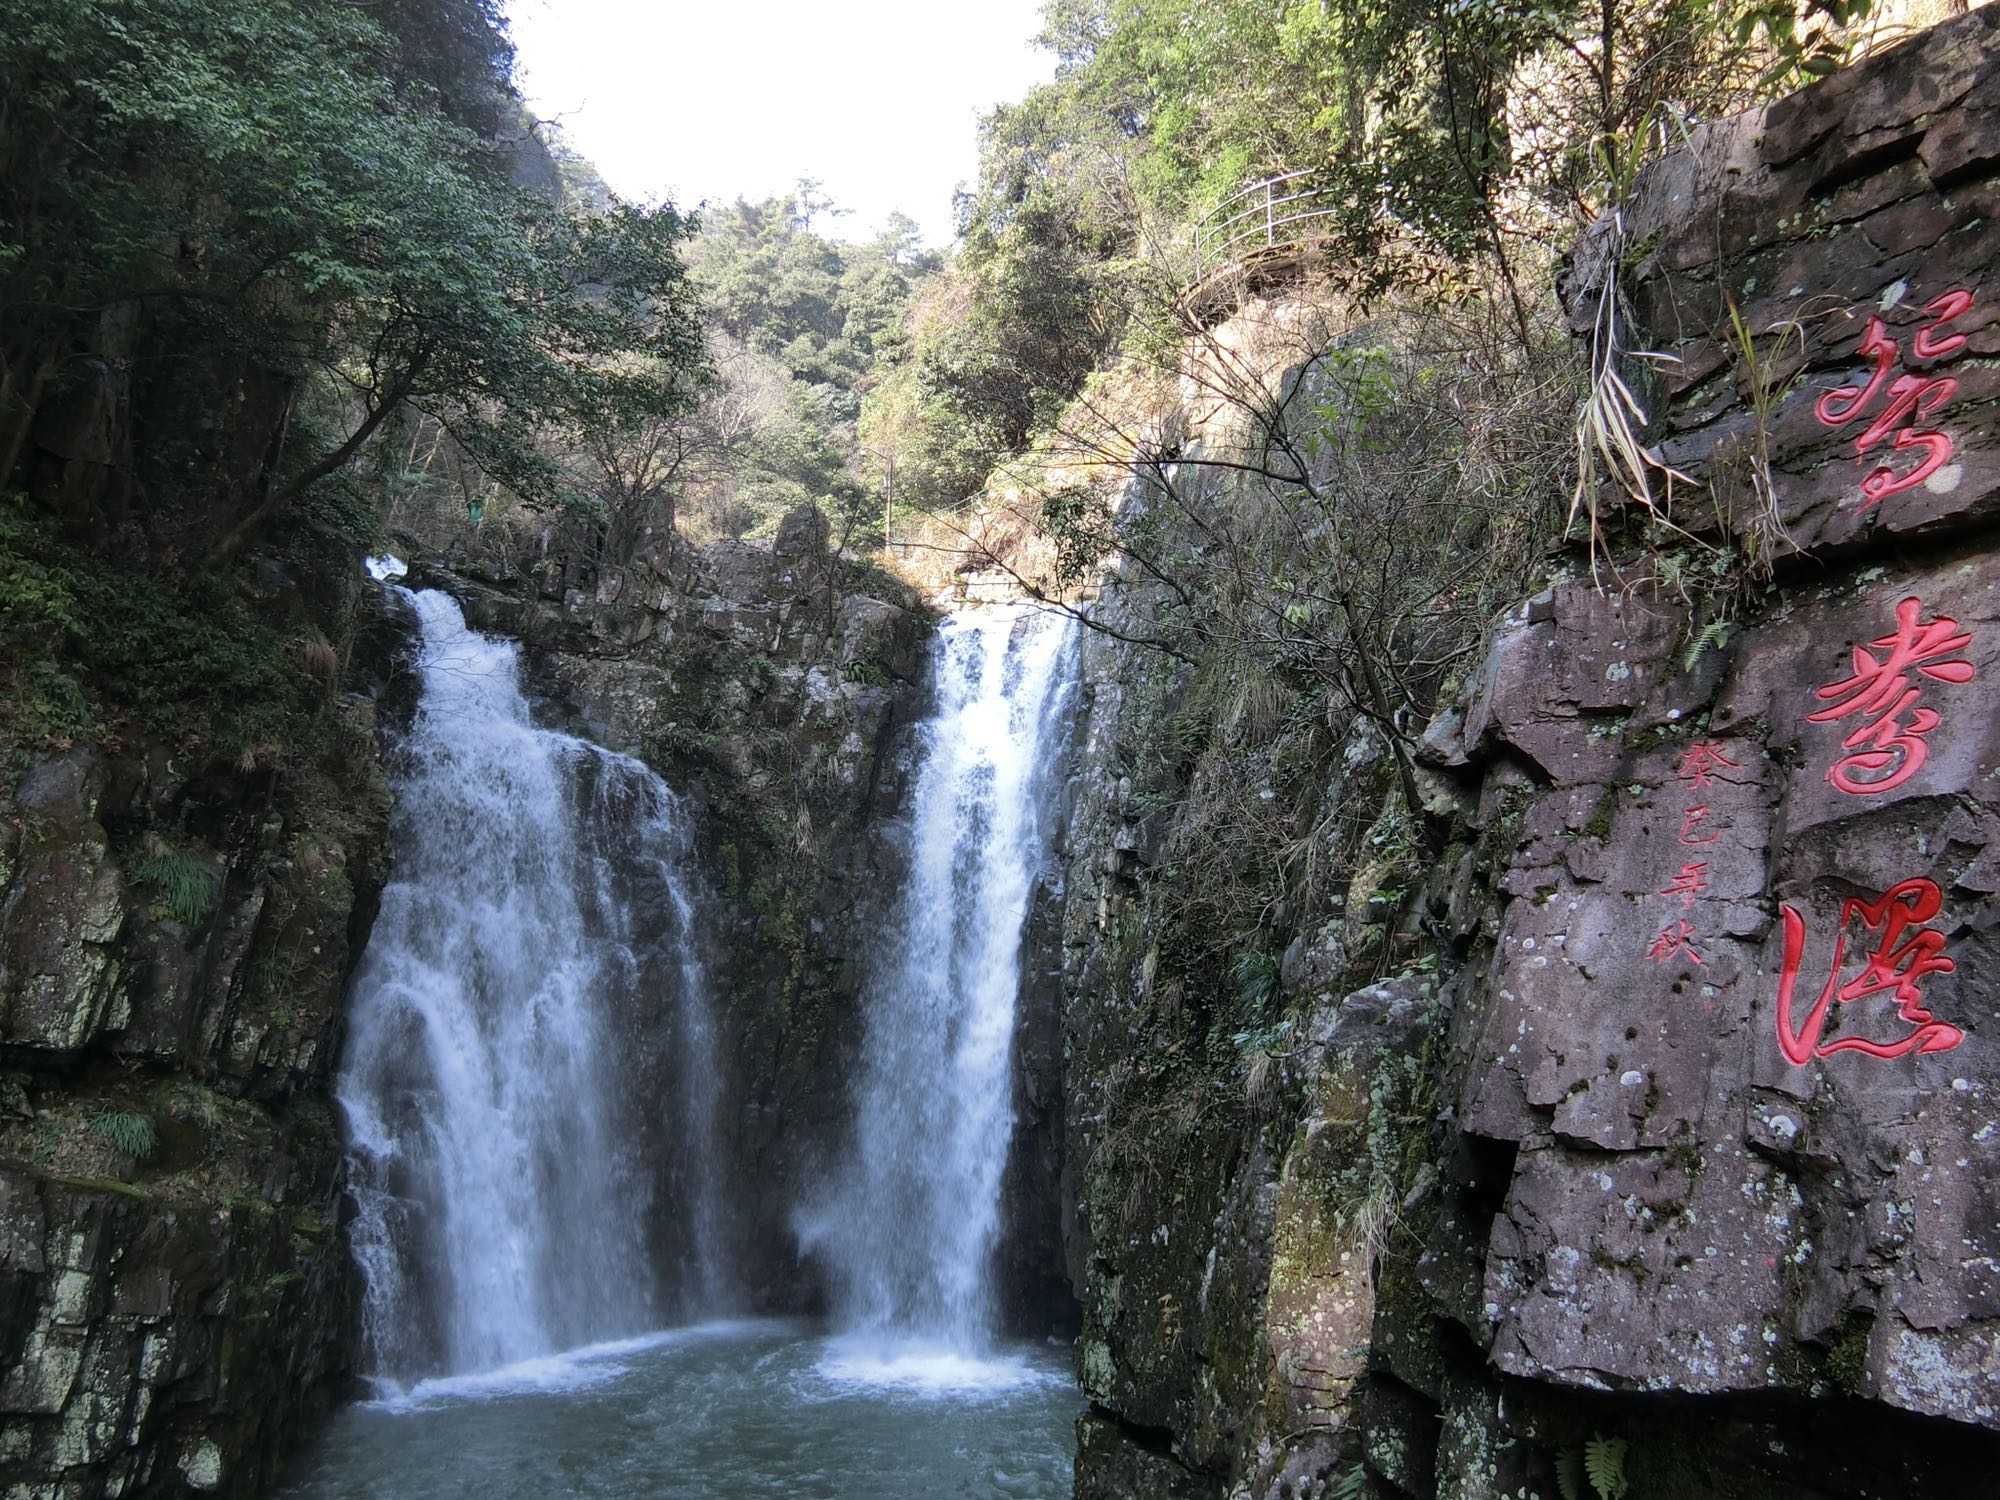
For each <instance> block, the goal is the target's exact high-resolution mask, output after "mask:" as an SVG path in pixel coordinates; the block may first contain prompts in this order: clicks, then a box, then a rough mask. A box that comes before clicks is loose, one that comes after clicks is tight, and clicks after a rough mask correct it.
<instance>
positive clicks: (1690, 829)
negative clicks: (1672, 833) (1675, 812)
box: [1680, 802, 1722, 844]
mask: <svg viewBox="0 0 2000 1500" xmlns="http://www.w3.org/2000/svg"><path fill="white" fill-rule="evenodd" d="M1707 820H1708V804H1707V803H1706V802H1697V803H1696V804H1695V805H1694V806H1693V807H1690V808H1686V809H1684V810H1683V811H1682V813H1681V833H1680V839H1681V842H1682V843H1683V844H1712V843H1714V842H1715V841H1716V840H1717V839H1719V838H1721V837H1722V835H1721V834H1720V833H1714V832H1711V833H1705V834H1701V835H1699V836H1697V835H1696V833H1695V830H1696V829H1697V828H1699V827H1701V825H1702V824H1703V823H1704V822H1706V821H1707Z"/></svg>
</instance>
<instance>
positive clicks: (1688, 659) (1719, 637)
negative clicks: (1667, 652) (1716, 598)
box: [1681, 620, 1729, 672]
mask: <svg viewBox="0 0 2000 1500" xmlns="http://www.w3.org/2000/svg"><path fill="white" fill-rule="evenodd" d="M1728 639H1729V622H1728V621H1727V620H1710V621H1709V622H1708V623H1707V624H1706V625H1704V626H1702V628H1701V631H1700V633H1699V634H1697V635H1696V636H1695V638H1694V639H1693V640H1691V641H1689V642H1688V648H1687V651H1686V652H1685V653H1684V654H1683V655H1682V657H1681V670H1682V671H1684V672H1692V671H1693V670H1694V668H1695V663H1696V662H1698V661H1700V660H1701V654H1702V652H1704V651H1706V650H1707V649H1708V648H1709V647H1711V646H1720V645H1721V644H1722V643H1723V642H1724V641H1726V640H1728Z"/></svg>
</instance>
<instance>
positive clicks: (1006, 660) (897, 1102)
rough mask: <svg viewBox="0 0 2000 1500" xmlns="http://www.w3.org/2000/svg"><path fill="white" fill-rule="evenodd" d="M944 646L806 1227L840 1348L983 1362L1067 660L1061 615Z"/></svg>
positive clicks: (1069, 651)
mask: <svg viewBox="0 0 2000 1500" xmlns="http://www.w3.org/2000/svg"><path fill="white" fill-rule="evenodd" d="M940 634H941V641H940V647H939V652H938V657H937V661H936V666H935V668H934V673H933V686H934V690H935V707H934V710H933V714H932V717H931V719H930V720H929V722H928V723H927V724H926V725H925V726H924V729H923V733H922V741H921V744H920V747H919V752H918V753H919V756H920V760H919V762H918V765H917V770H916V780H915V785H914V789H913V794H912V808H911V825H912V826H911V850H910V869H909V874H908V877H907V879H906V882H905V884H904V887H903V890H902V891H901V893H900V895H899V899H898V900H897V902H896V904H895V907H894V910H893V914H892V917H891V921H890V926H889V930H888V932H887V934H886V935H885V942H884V944H883V949H882V951H881V952H880V953H879V954H878V955H877V962H876V964H875V966H874V978H873V983H872V984H871V986H870V988H869V991H868V997H867V1000H866V1006H867V1015H866V1026H867V1030H866V1036H865V1039H864V1042H863V1059H862V1072H861V1076H860V1080H859V1084H858V1087H857V1090H856V1118H855V1127H854V1139H853V1144H852V1148H851V1151H850V1154H849V1157H848V1160H847V1162H846V1164H845V1167H844V1170H842V1171H841V1172H839V1173H837V1174H836V1176H835V1180H834V1183H833V1191H832V1193H831V1194H830V1196H829V1197H828V1199H827V1200H825V1201H823V1202H821V1203H819V1204H817V1205H814V1206H812V1207H811V1208H809V1209H808V1210H806V1211H805V1212H804V1213H803V1214H802V1215H801V1220H800V1230H801V1239H802V1240H803V1242H804V1243H805V1244H806V1246H807V1248H809V1249H812V1250H814V1251H816V1252H817V1253H819V1254H820V1255H821V1256H822V1257H823V1258H824V1261H825V1263H826V1264H827V1266H828V1269H829V1271H830V1272H831V1275H832V1279H833V1283H834V1289H835V1298H836V1308H837V1313H838V1317H839V1321H840V1323H841V1325H842V1327H843V1329H844V1331H845V1332H846V1333H847V1334H848V1335H850V1336H851V1338H850V1342H855V1341H859V1342H861V1343H863V1344H866V1345H872V1346H874V1347H876V1348H878V1349H881V1350H883V1351H885V1352H887V1351H889V1350H894V1349H909V1348H912V1347H913V1346H914V1347H915V1348H916V1349H919V1350H931V1351H936V1352H941V1353H949V1354H957V1355H965V1354H971V1355H977V1354H978V1353H979V1352H980V1351H982V1350H983V1349H984V1348H985V1347H986V1346H987V1345H988V1343H989V1342H990V1340H991V1337H992V1332H993V1314H994V1307H993V1295H992V1287H991V1269H992V1261H993V1255H994V1250H995V1247H996V1244H997V1242H998V1239H999V1234H1000V1227H1001V1226H1000V1186H1001V1174H1002V1172H1003V1170H1004V1168H1005V1166H1006V1162H1007V1152H1008V1146H1009V1143H1010V1141H1011V1138H1012V1135H1013V1125H1014V1116H1013V1099H1012V1079H1011V1076H1010V1072H1011V1070H1010V1062H1011V1053H1012V1047H1013V1036H1014V1016H1015V1009H1016V1002H1017V1000H1018V999H1019V996H1020V990H1021V981H1022V964H1021V940H1022V928H1023V925H1024V923H1025V921H1026V918H1027V914H1028V905H1029V900H1030V897H1031V895H1032V893H1033V889H1034V885H1035V881H1036V880H1037V878H1038V877H1039V876H1040V874H1041V872H1042V870H1043V868H1044V866H1045V864H1046V863H1047V860H1048V856H1049V854H1050V852H1051V843H1052V830H1053V822H1054V806H1055V802H1056V800H1057V799H1056V796H1055V786H1054V783H1055V782H1056V780H1057V775H1058V772H1059V768H1060V765H1061V760H1062V751H1063V748H1064V745H1065V742H1066V740H1067V734H1068V723H1069V718H1070V713H1069V708H1070V704H1069V699H1070V697H1071V696H1072V692H1073V688H1074V675H1073V674H1074V663H1075V656H1076V652H1075V647H1074V629H1073V627H1072V626H1071V624H1070V622H1069V621H1068V620H1067V619H1066V618H1064V617H1062V616H1059V615H1053V614H1049V613H1045V612H1039V611H1034V610H1028V609H1022V608H1014V607H994V608H987V609H981V610H978V611H974V612H970V613H967V614H964V615H960V616H956V617H954V618H952V619H949V620H947V621H946V622H945V623H944V625H943V627H942V629H941V632H940Z"/></svg>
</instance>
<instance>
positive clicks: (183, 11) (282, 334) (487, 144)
mask: <svg viewBox="0 0 2000 1500" xmlns="http://www.w3.org/2000/svg"><path fill="white" fill-rule="evenodd" d="M496 20H497V7H495V6H494V5H492V4H490V3H488V0H392V3H386V4H384V5H380V6H358V5H352V4H347V3H343V0H229V3H219V0H117V3H114V0H21V3H20V4H18V5H15V6H14V7H12V9H11V11H10V15H9V21H8V25H7V27H6V28H5V29H4V31H0V90H4V93H0V105H4V107H0V226H4V228H0V336H4V347H5V351H6V356H7V374H8V377H9V380H10V383H15V382H18V385H17V386H16V388H20V387H26V386H32V384H33V381H34V375H33V372H34V371H35V370H36V369H37V368H38V367H40V366H41V365H42V364H43V363H44V362H48V363H51V364H53V363H55V362H56V361H57V360H58V358H59V356H61V355H62V354H63V353H64V352H65V345H66V343H67V341H68V339H69V338H70V336H71V326H72V322H73V320H74V319H75V318H76V317H77V315H78V314H79V313H95V312H98V311H102V310H106V309H110V308H114V307H117V306H120V305H121V304H126V303H131V302H134V301H135V300H137V299H142V298H143V299H148V300H149V303H150V304H151V305H154V306H157V307H158V308H159V309H161V312H160V314H159V316H160V318H161V319H162V328H163V329H164V328H165V327H167V326H169V325H171V326H172V328H173V329H174V330H175V332H176V337H177V338H178V339H179V340H180V342H181V347H179V348H177V349H176V350H175V351H174V353H175V356H176V358H178V359H187V358H190V357H191V355H193V354H194V353H196V352H202V353H204V354H205V355H206V357H207V358H209V359H210V360H211V361H213V360H220V359H231V360H238V361H242V362H244V363H245V364H246V365H247V366H250V367H258V368H262V369H268V370H272V371H277V372H286V373H298V374H302V375H305V376H307V377H309V379H308V381H307V386H306V396H307V400H308V402H309V403H313V402H316V403H317V406H318V408H319V411H320V413H321V415H322V417H323V418H324V419H325V420H324V421H322V422H321V423H319V424H317V426H318V428H319V430H320V431H321V432H323V433H325V434H326V435H325V436H324V437H323V439H322V440H321V441H318V442H316V443H315V442H309V441H307V439H308V438H310V436H311V435H312V433H313V431H314V429H315V425H316V424H314V423H312V422H301V423H298V424H294V426H293V428H292V436H293V438H294V439H295V441H293V442H292V443H290V444H289V445H288V447H287V451H286V452H285V453H283V454H282V455H280V456H279V459H278V463H277V466H276V467H277V472H276V473H275V474H274V475H273V476H272V483H271V485H270V487H269V489H268V491H267V493H266V494H265V497H264V499H263V500H262V501H260V502H259V504H258V505H257V507H256V508H255V509H254V510H253V511H252V512H251V513H250V514H249V515H248V516H245V517H242V518H240V519H239V521H238V523H237V524H236V525H235V526H232V527H230V528H229V530H228V532H227V533H226V535H225V536H224V537H223V538H222V539H221V541H220V543H219V544H218V545H219V548H220V550H221V551H222V552H223V553H225V554H226V553H228V552H230V551H231V550H233V549H234V548H235V547H237V546H240V545H241V543H242V541H243V540H244V538H245V536H246V535H247V533H248V531H249V530H252V529H254V528H255V527H256V526H257V525H259V524H261V523H262V522H263V520H264V519H266V518H267V517H268V515H270V514H272V513H275V511H276V510H278V509H281V508H282V507H283V506H284V505H286V504H289V503H290V502H291V501H293V500H295V499H297V498H298V497H299V496H300V495H302V494H304V493H305V492H306V491H307V490H309V489H310V488H311V487H312V486H313V485H314V484H316V483H317V482H318V481H320V480H321V479H323V478H325V477H327V476H328V475H330V474H333V473H335V472H337V471H338V470H340V469H341V468H343V467H345V466H346V465H347V464H348V463H349V462H350V461H351V460H352V459H353V457H354V456H355V455H356V454H357V453H358V452H359V451H360V450H361V448H362V447H363V446H364V445H365V444H366V443H367V442H368V440H369V439H370V438H371V437H372V436H373V434H374V433H375V432H376V431H377V429H378V428H380V427H381V425H382V424H383V423H384V422H386V421H387V419H388V418H389V417H390V415H391V414H393V413H396V412H399V411H401V410H403V409H405V408H409V409H414V410H417V411H421V412H423V413H425V414H427V415H428V416H430V417H431V418H433V419H434V420H436V421H437V422H439V423H440V424H442V425H443V426H444V427H445V428H447V429H448V430H449V431H450V433H451V435H452V438H453V440H454V442H455V443H457V444H458V445H460V446H461V447H462V448H463V449H464V450H465V451H466V452H467V453H468V454H469V455H470V456H471V457H472V459H473V460H474V461H475V462H476V463H477V464H478V465H479V466H481V467H482V468H483V469H484V470H485V471H486V472H488V473H490V474H491V475H493V476H494V477H495V478H496V479H498V480H499V481H500V482H502V483H504V484H506V485H508V486H510V487H512V488H513V489H515V490H516V491H518V492H520V493H522V494H525V495H529V496H532V497H535V498H538V499H541V500H545V501H554V500H556V499H558V498H559V497H560V495H561V493H562V491H563V490H564V488H565V484H566V478H565V473H564V470H563V469H562V467H561V465H560V464H559V463H558V462H557V461H556V459H555V457H554V455H553V454H552V453H551V452H550V451H549V446H548V443H547V441H546V438H547V435H548V434H549V432H550V431H551V430H552V429H553V428H555V427H558V426H561V425H565V424H568V425H581V426H590V425H595V424H603V423H612V422H616V421H619V420H622V419H625V418H627V417H629V416H630V415H632V414H634V413H637V412H641V411H660V410H674V409H679V408H682V407H684V406H686V405H687V404H688V403H689V402H690V401H691V400H692V391H693V387H694V385H695V384H696V383H698V380H699V376H700V370H701V366H702V353H701V343H700V330H699V324H698V319H697V316H696V312H695V308H694V302H693V296H692V293H691V291H690V289H689V288H688V286H687V284H686V280H685V276H684V273H683V268H682V266H681V263H680V260H679V258H678V255H677V253H676V252H677V246H678V244H679V243H680V241H681V240H682V239H684V238H685V237H686V235H687V234H688V233H689V232H690V230H691V227H692V226H691V224H690V222H689V221H688V220H686V219H684V218H682V217H681V216H680V215H678V214H676V213H674V212H673V211H672V210H671V209H669V208H659V209H650V208H641V207H636V206H633V205H629V204H622V203H617V202H612V203H610V204H608V205H606V206H605V207H604V208H603V209H602V210H601V211H597V212H587V211H582V210H579V209H574V208H568V207H565V206H563V205H561V204H559V203H557V202H555V201H553V200H552V199H551V198H550V197H549V196H546V195H543V194H538V193H536V192H534V191H531V190H529V189H527V188H524V187H521V186H518V185H517V184H516V181H515V178H516V176H517V175H531V174H527V173H525V172H522V173H517V171H516V168H517V166H518V165H519V164H520V163H522V162H523V161H524V160H525V159H526V158H527V157H529V156H532V155H533V152H534V150H536V149H539V148H536V147H533V146H524V147H521V148H519V149H518V150H506V149H499V148H497V147H496V145H495V144H494V142H493V141H492V139H490V136H491V133H492V132H494V131H495V130H497V129H498V128H499V127H500V125H501V123H502V121H503V120H505V119H506V118H507V116H508V115H509V114H510V113H511V111H512V109H513V107H514V106H513V105H512V102H511V96H510V95H509V94H508V92H507V90H506V74H507V69H508V66H509V61H510V57H509V53H508V51H507V49H506V47H505V44H504V42H503V41H502V40H501V38H500V36H499V33H498V32H497V30H496V29H495V26H496ZM509 123H512V122H509ZM162 442H163V443H164V442H166V440H165V439H163V440H162Z"/></svg>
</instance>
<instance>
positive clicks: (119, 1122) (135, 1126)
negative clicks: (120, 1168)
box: [89, 1109, 159, 1161]
mask: <svg viewBox="0 0 2000 1500" xmlns="http://www.w3.org/2000/svg"><path fill="white" fill-rule="evenodd" d="M89 1130H90V1133H91V1134H92V1135H94V1136H96V1137H98V1139H100V1140H105V1141H109V1142H110V1143H111V1146H112V1149H113V1150H115V1151H117V1152H118V1154H119V1155H120V1156H129V1157H131V1158H132V1160H134V1161H150V1160H152V1157H153V1152H154V1150H155V1149H156V1148H157V1147H158V1145H159V1137H158V1136H157V1135H156V1134H155V1133H154V1131H153V1122H152V1120H151V1119H150V1118H149V1117H148V1116H146V1115H142V1114H138V1113H136V1112H135V1111H132V1110H123V1109H107V1110H102V1111H100V1112H99V1113H97V1114H94V1115H92V1116H91V1117H90V1125H89Z"/></svg>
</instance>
